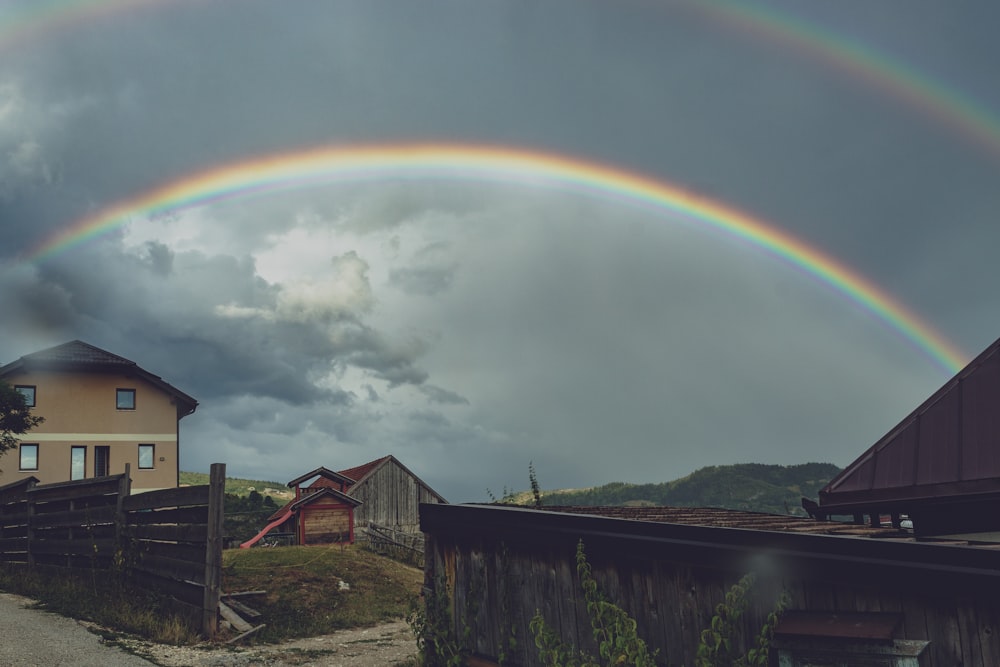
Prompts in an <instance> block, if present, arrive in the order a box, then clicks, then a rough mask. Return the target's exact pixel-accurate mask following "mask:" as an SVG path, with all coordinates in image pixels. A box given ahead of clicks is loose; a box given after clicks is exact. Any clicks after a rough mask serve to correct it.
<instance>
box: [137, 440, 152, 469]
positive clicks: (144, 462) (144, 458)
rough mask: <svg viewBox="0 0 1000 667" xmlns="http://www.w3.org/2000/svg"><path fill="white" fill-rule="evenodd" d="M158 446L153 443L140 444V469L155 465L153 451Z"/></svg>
mask: <svg viewBox="0 0 1000 667" xmlns="http://www.w3.org/2000/svg"><path fill="white" fill-rule="evenodd" d="M155 451H156V448H155V447H154V446H153V445H139V469H140V470H142V469H150V468H152V467H153V460H154V458H153V453H154V452H155Z"/></svg>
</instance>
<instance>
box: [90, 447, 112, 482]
mask: <svg viewBox="0 0 1000 667" xmlns="http://www.w3.org/2000/svg"><path fill="white" fill-rule="evenodd" d="M110 458H111V447H109V446H108V445H97V446H95V447H94V477H107V476H108V467H109V465H108V459H110Z"/></svg>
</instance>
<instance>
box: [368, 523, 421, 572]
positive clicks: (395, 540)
mask: <svg viewBox="0 0 1000 667" xmlns="http://www.w3.org/2000/svg"><path fill="white" fill-rule="evenodd" d="M362 539H363V540H365V541H367V542H368V548H369V549H371V550H372V551H374V552H376V553H380V554H383V555H386V556H391V557H393V558H397V559H399V560H404V561H408V562H413V563H416V564H418V565H423V562H424V534H423V533H407V532H404V531H400V530H394V529H392V528H389V527H387V526H380V525H378V524H377V523H372V522H369V523H368V525H367V526H365V529H364V534H363V535H362Z"/></svg>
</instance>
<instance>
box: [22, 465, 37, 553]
mask: <svg viewBox="0 0 1000 667" xmlns="http://www.w3.org/2000/svg"><path fill="white" fill-rule="evenodd" d="M37 484H38V480H37V479H36V480H34V481H30V480H29V481H28V485H27V486H26V487H24V498H25V501H26V502H27V510H28V529H27V533H28V553H27V559H28V567H29V568H30V569H34V567H35V549H34V544H35V501H34V500H33V499H32V497H31V494H30V493H28V492H29V491H31V490H32V489H33V488H35V486H36V485H37Z"/></svg>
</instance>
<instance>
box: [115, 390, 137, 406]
mask: <svg viewBox="0 0 1000 667" xmlns="http://www.w3.org/2000/svg"><path fill="white" fill-rule="evenodd" d="M115 391H116V393H117V397H116V398H115V407H116V408H118V409H119V410H135V389H116V390H115Z"/></svg>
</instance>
